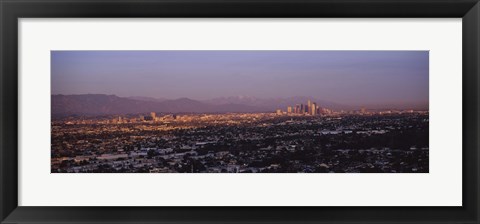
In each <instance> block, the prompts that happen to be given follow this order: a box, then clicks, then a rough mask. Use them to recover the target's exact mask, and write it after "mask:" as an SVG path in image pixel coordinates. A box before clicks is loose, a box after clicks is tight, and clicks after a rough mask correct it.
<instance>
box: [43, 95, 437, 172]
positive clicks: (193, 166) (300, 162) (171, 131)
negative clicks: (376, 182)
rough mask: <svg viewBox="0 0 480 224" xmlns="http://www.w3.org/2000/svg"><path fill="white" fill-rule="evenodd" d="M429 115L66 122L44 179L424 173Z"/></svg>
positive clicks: (301, 109) (298, 108) (311, 113)
mask: <svg viewBox="0 0 480 224" xmlns="http://www.w3.org/2000/svg"><path fill="white" fill-rule="evenodd" d="M428 121H429V120H428V112H427V111H414V110H402V111H392V110H381V111H369V110H367V109H366V108H360V109H359V110H356V111H332V110H330V109H327V108H321V107H320V106H319V105H317V104H316V103H314V102H311V101H308V102H307V103H306V104H303V103H300V104H297V105H295V106H289V107H287V108H286V109H285V110H282V109H278V110H276V111H275V112H270V113H223V114H215V113H211V114H163V113H161V114H157V113H155V112H151V113H150V114H138V115H123V116H99V117H90V118H86V117H65V118H61V119H57V120H54V121H52V170H51V171H52V172H53V173H56V172H59V173H64V172H68V173H72V172H75V173H77V172H88V173H94V172H102V173H104V172H108V173H114V172H122V173H124V172H133V173H185V172H188V173H197V172H200V173H297V172H302V173H345V172H346V173H369V172H373V173H383V172H387V173H397V172H398V173H405V172H406V173H410V172H411V173H415V172H419V173H424V172H428V171H429V169H428V168H429V163H428V161H429V159H428V158H429V156H428V152H429V150H428V149H429V148H428V133H429V130H428V127H429V126H428Z"/></svg>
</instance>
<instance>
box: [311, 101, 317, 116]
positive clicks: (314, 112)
mask: <svg viewBox="0 0 480 224" xmlns="http://www.w3.org/2000/svg"><path fill="white" fill-rule="evenodd" d="M310 108H311V109H310V115H312V116H315V115H317V104H316V103H312V104H311V105H310Z"/></svg>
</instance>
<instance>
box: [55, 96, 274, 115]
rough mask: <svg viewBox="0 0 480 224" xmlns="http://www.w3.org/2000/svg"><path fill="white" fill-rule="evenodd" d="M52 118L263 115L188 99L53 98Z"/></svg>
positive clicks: (243, 107) (251, 108) (236, 106)
mask: <svg viewBox="0 0 480 224" xmlns="http://www.w3.org/2000/svg"><path fill="white" fill-rule="evenodd" d="M51 100H52V103H51V109H52V115H73V114H75V115H108V114H135V113H148V112H160V113H162V112H163V113H215V112H217V113H225V112H266V111H267V109H265V108H258V107H254V106H248V105H239V104H233V103H229V104H222V105H212V104H208V103H204V102H200V101H196V100H192V99H188V98H180V99H175V100H164V101H148V100H145V99H142V100H139V99H132V98H127V97H118V96H116V95H105V94H82V95H52V96H51Z"/></svg>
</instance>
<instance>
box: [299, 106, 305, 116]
mask: <svg viewBox="0 0 480 224" xmlns="http://www.w3.org/2000/svg"><path fill="white" fill-rule="evenodd" d="M300 113H301V114H304V113H305V107H304V106H303V103H302V104H300Z"/></svg>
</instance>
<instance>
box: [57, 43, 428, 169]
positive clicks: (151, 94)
mask: <svg viewBox="0 0 480 224" xmlns="http://www.w3.org/2000/svg"><path fill="white" fill-rule="evenodd" d="M428 172H429V52H428V51H324V50H310V51H292V50H214V51H210V50H194V51H189V50H155V51H51V173H428ZM252 175H254V174H252Z"/></svg>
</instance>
